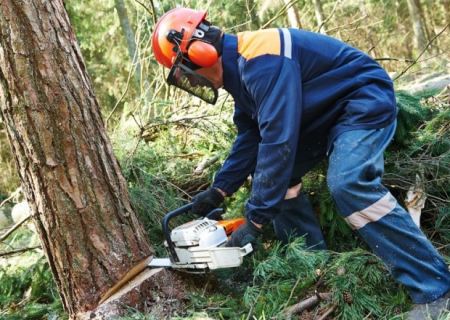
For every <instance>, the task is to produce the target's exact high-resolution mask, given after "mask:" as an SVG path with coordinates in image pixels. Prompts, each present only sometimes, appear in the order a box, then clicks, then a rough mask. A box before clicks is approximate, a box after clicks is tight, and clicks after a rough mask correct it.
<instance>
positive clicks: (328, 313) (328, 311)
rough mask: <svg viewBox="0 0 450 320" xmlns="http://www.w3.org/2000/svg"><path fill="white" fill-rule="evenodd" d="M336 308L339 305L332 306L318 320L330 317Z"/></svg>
mask: <svg viewBox="0 0 450 320" xmlns="http://www.w3.org/2000/svg"><path fill="white" fill-rule="evenodd" d="M336 307H337V305H335V304H332V305H331V307H329V308H328V310H327V311H326V312H325V313H324V314H323V315H321V316H320V318H319V319H317V320H325V318H326V317H328V316H329V315H330V314H331V313H332V312H333V311H334V309H336Z"/></svg>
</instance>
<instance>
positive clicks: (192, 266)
mask: <svg viewBox="0 0 450 320" xmlns="http://www.w3.org/2000/svg"><path fill="white" fill-rule="evenodd" d="M191 209H192V203H189V204H187V205H184V206H183V207H181V208H178V209H176V210H174V211H172V212H169V213H168V214H167V215H166V216H165V217H164V219H163V221H162V231H163V233H164V237H165V241H164V246H165V248H166V250H167V253H168V255H169V257H168V258H153V259H152V260H151V261H150V262H149V264H148V266H149V267H165V268H173V269H178V270H181V271H185V272H189V273H207V272H209V271H210V270H215V269H221V268H232V267H238V266H240V265H241V264H242V261H243V257H244V256H246V255H248V254H249V253H251V252H252V251H253V247H252V245H251V243H249V244H247V245H245V246H244V247H242V248H238V247H225V244H226V243H227V241H228V238H229V237H230V236H231V234H232V233H233V232H234V231H235V230H236V229H237V228H238V227H239V226H241V225H242V224H243V223H244V222H245V219H242V218H241V219H227V220H223V219H222V214H223V213H224V211H223V209H220V208H219V209H215V210H213V211H211V212H210V213H209V214H208V215H207V216H206V217H205V218H201V219H197V220H193V221H190V222H187V223H185V224H182V225H180V226H178V227H176V228H174V229H173V230H170V227H169V222H170V221H171V220H172V219H173V218H175V217H177V216H180V215H182V214H185V213H187V212H188V211H190V210H191Z"/></svg>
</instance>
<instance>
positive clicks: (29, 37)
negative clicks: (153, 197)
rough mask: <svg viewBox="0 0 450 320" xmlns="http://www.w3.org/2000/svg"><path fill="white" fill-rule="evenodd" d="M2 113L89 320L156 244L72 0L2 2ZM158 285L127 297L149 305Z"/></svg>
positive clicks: (60, 262)
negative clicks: (82, 42)
mask: <svg viewBox="0 0 450 320" xmlns="http://www.w3.org/2000/svg"><path fill="white" fill-rule="evenodd" d="M0 110H1V115H2V118H3V121H4V124H5V127H6V130H7V135H8V139H9V142H10V145H11V148H12V153H13V155H14V159H15V163H16V167H17V169H18V172H19V176H20V179H21V182H22V187H23V190H24V193H25V195H26V198H27V200H28V203H29V204H30V208H31V209H32V212H33V215H32V216H33V221H34V223H35V225H36V228H37V233H38V234H39V237H40V241H41V244H42V248H43V249H44V251H45V254H46V256H47V259H48V262H49V265H50V268H51V271H52V273H53V277H54V279H55V282H56V284H57V286H58V291H59V293H60V295H61V299H62V303H63V305H64V308H65V310H66V311H67V312H68V313H69V315H70V316H71V318H77V317H80V318H81V317H82V316H81V314H83V312H87V311H90V310H93V309H95V308H96V307H97V304H98V301H99V300H100V299H101V297H102V296H103V295H104V293H105V292H106V291H108V289H109V288H111V287H112V286H114V285H115V284H116V283H117V282H118V281H119V280H120V279H121V278H122V277H123V276H124V275H125V274H126V273H127V272H128V270H130V269H131V268H132V267H133V266H134V265H136V264H137V263H138V262H139V261H141V260H142V259H144V258H146V257H148V256H149V255H151V253H152V248H151V245H150V243H149V241H148V239H147V236H146V233H145V231H144V230H143V227H142V226H141V224H140V222H139V220H138V218H137V217H136V214H135V212H134V210H133V208H132V205H131V202H130V196H129V193H128V191H127V185H126V181H125V180H124V177H123V175H122V173H121V169H120V167H119V163H118V162H117V159H116V157H115V155H114V152H113V149H112V146H111V143H110V141H109V139H108V136H107V134H106V131H105V129H104V126H103V120H102V117H101V113H100V109H99V106H98V103H97V100H96V99H95V96H94V93H93V91H92V85H91V82H90V79H89V77H88V75H87V71H86V66H85V65H84V62H83V58H82V56H81V52H80V49H79V46H78V44H77V42H76V38H75V35H74V32H73V30H72V28H71V25H70V22H69V20H68V17H67V14H66V11H65V9H64V4H63V1H62V0H52V1H44V0H0ZM166 276H167V277H169V276H170V275H166ZM144 289H145V288H144ZM148 291H149V288H146V290H141V291H139V293H138V294H134V295H133V296H132V297H131V296H127V297H126V298H125V297H124V298H122V301H121V302H122V303H124V304H126V305H127V304H128V305H131V306H132V307H136V308H139V307H141V308H142V307H143V305H145V303H143V302H145V299H144V297H146V296H147V295H148ZM127 299H128V300H127ZM118 305H119V304H118ZM117 308H120V307H117ZM121 308H122V309H124V308H125V307H124V306H122V307H121ZM118 312H120V310H119V311H118ZM91 317H93V316H92V315H91Z"/></svg>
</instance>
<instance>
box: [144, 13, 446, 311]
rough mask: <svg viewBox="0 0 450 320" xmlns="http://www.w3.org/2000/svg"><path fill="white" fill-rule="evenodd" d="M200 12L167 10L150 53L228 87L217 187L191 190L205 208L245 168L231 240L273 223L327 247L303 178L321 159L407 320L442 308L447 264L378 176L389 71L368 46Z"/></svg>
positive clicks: (182, 76)
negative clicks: (217, 20)
mask: <svg viewBox="0 0 450 320" xmlns="http://www.w3.org/2000/svg"><path fill="white" fill-rule="evenodd" d="M205 18H206V12H204V11H197V10H192V9H184V8H179V9H174V10H171V11H169V12H168V13H166V14H165V15H164V16H163V17H162V18H161V19H160V20H159V22H158V24H157V25H156V28H155V31H154V34H153V38H152V46H153V52H154V54H155V58H156V60H157V61H158V62H159V63H161V64H162V65H164V66H165V67H167V68H170V72H169V75H168V78H167V81H168V83H169V84H171V85H174V86H176V87H178V88H181V89H183V90H185V91H187V92H189V93H191V94H193V95H195V96H197V97H200V98H201V99H203V100H205V101H207V102H209V103H211V104H214V103H215V102H216V100H217V96H218V92H217V89H219V88H222V87H223V88H224V89H225V90H226V91H228V92H229V93H230V94H231V95H232V97H233V98H234V101H235V114H234V122H235V124H236V126H237V128H238V135H237V138H236V141H235V143H234V145H233V148H232V151H231V153H230V155H229V156H228V158H227V160H226V161H225V163H224V165H223V168H222V169H221V170H220V171H219V172H218V173H217V175H216V177H215V179H214V183H213V186H212V187H211V188H210V189H208V190H207V191H204V192H203V193H201V194H199V195H197V196H196V197H195V199H194V203H193V211H195V212H196V213H198V214H202V215H205V214H206V213H208V212H209V211H210V210H211V209H213V208H215V207H217V206H219V205H220V204H221V203H222V201H223V200H224V197H226V196H230V195H231V194H233V193H234V192H235V191H236V190H237V189H238V188H239V187H240V186H241V185H242V184H243V182H244V181H245V179H246V178H247V177H248V176H249V175H250V174H251V175H253V184H252V192H251V197H250V199H249V200H248V201H247V203H246V210H247V220H246V223H245V224H244V225H243V226H241V227H240V228H239V229H238V230H237V231H235V232H234V233H233V235H232V237H231V239H230V240H229V242H228V243H227V246H233V247H235V246H238V247H242V246H244V245H245V244H247V243H249V242H253V241H254V240H256V238H257V237H258V236H260V235H261V233H262V229H261V228H262V226H263V225H265V224H268V223H269V222H271V221H273V224H274V228H275V232H276V234H277V236H278V237H279V238H280V239H282V240H284V241H286V240H287V235H289V234H290V232H291V231H294V235H296V236H301V235H305V236H306V243H307V245H308V246H309V247H311V248H312V249H325V244H324V242H323V236H322V232H321V230H320V227H319V225H318V223H317V220H316V218H315V217H314V213H313V211H312V209H311V208H310V205H309V202H308V201H307V200H306V198H305V196H304V195H303V194H302V193H301V192H300V188H301V177H302V176H303V175H304V174H305V173H307V172H308V171H310V170H311V169H312V168H313V167H314V166H315V165H317V164H318V163H319V162H320V161H322V160H323V159H325V158H326V157H328V159H329V168H328V173H327V182H328V187H329V189H330V192H331V195H332V197H333V199H334V201H335V203H336V205H337V207H338V208H339V211H340V213H341V214H342V216H343V217H344V219H345V220H346V221H347V223H348V224H349V225H350V226H351V228H352V229H353V230H354V231H355V232H356V233H357V234H358V235H359V236H360V237H361V238H362V239H363V240H364V241H366V243H368V245H369V246H370V247H371V248H372V250H373V251H374V252H375V253H376V254H377V256H378V257H380V258H381V260H382V261H383V262H384V263H385V265H386V267H387V268H388V270H389V271H390V272H391V274H392V275H393V276H394V277H395V278H396V279H397V280H398V281H400V282H401V283H403V284H404V285H405V286H407V287H408V288H409V290H410V294H411V297H412V299H413V300H414V302H415V303H416V305H415V307H414V308H413V310H412V311H411V312H410V313H409V315H408V317H409V318H410V319H424V318H425V315H426V314H428V313H429V314H430V315H431V316H432V317H437V316H438V314H439V313H440V312H444V309H448V308H449V304H450V291H449V290H450V273H449V271H448V268H447V266H446V265H445V263H444V261H443V259H442V257H440V255H439V254H438V252H437V251H436V250H435V249H434V248H433V246H432V244H431V243H430V242H429V241H428V240H427V239H426V237H425V236H424V234H423V233H422V232H421V231H420V229H419V228H418V227H417V226H416V225H415V224H414V222H413V220H412V218H411V217H410V215H409V214H408V213H407V212H406V211H405V210H404V209H403V208H402V207H400V206H399V204H398V203H397V201H396V200H395V198H394V197H393V196H392V194H391V193H390V192H389V190H387V189H386V188H385V187H384V186H383V185H382V184H381V178H382V175H383V171H384V159H383V152H384V150H385V149H386V147H387V145H388V144H389V142H390V141H391V139H392V137H393V135H394V131H395V126H396V114H397V108H396V101H395V95H394V89H393V84H392V81H391V80H390V78H389V76H388V75H387V73H386V72H385V71H384V70H383V69H382V68H381V67H380V66H379V65H378V64H377V63H376V62H375V61H374V60H373V59H372V58H370V57H369V56H368V55H366V54H365V53H363V52H361V51H359V50H357V49H355V48H353V47H351V46H349V45H347V44H345V43H343V42H341V41H339V40H337V39H334V38H331V37H327V36H324V35H321V34H316V33H312V32H307V31H304V30H296V29H283V28H278V29H267V30H260V31H255V32H242V33H239V34H237V35H236V36H234V35H229V34H223V33H222V32H221V30H220V29H218V28H216V27H213V26H211V24H210V23H209V22H208V21H207V20H205Z"/></svg>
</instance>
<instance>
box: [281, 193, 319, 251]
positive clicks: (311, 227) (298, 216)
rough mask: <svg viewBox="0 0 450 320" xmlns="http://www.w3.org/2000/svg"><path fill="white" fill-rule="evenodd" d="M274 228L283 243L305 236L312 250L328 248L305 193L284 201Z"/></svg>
mask: <svg viewBox="0 0 450 320" xmlns="http://www.w3.org/2000/svg"><path fill="white" fill-rule="evenodd" d="M273 228H274V230H275V235H276V236H277V238H278V239H279V240H281V241H282V242H283V243H288V242H289V240H291V241H292V240H294V239H295V238H298V237H301V236H305V240H306V246H307V247H308V248H309V249H310V250H325V249H326V248H327V247H326V245H325V241H324V239H323V235H322V230H321V228H320V225H319V223H318V221H317V218H316V216H315V214H314V211H313V208H312V206H311V203H310V202H309V199H308V197H307V196H306V195H305V194H304V193H300V194H298V195H297V196H295V197H294V198H291V199H286V200H284V201H283V204H282V207H281V212H280V214H279V215H278V216H277V217H276V218H275V220H273Z"/></svg>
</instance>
